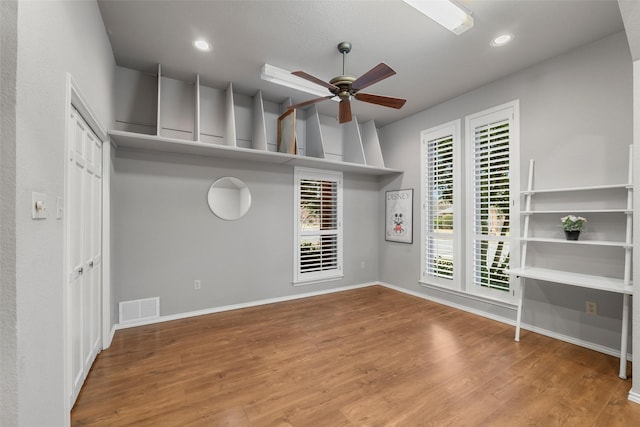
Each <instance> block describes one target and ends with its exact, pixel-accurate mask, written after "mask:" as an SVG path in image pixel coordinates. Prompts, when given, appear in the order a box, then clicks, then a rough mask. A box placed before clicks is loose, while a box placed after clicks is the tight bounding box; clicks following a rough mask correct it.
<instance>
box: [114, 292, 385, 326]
mask: <svg viewBox="0 0 640 427" xmlns="http://www.w3.org/2000/svg"><path fill="white" fill-rule="evenodd" d="M375 285H378V282H369V283H361V284H359V285H352V286H343V287H340V288H333V289H325V290H322V291H314V292H306V293H304V294H296V295H286V296H283V297H276V298H268V299H263V300H257V301H249V302H243V303H239V304H231V305H224V306H220V307H212V308H207V309H204V310H197V311H189V312H186V313H178V314H170V315H168V316H160V317H156V318H154V319H146V320H144V321H140V322H136V323H127V324H117V325H115V326H114V328H115V329H127V328H133V327H136V326H144V325H151V324H154V323H162V322H169V321H171V320H179V319H186V318H189V317H195V316H203V315H206V314H214V313H220V312H223V311H231V310H238V309H241V308H250V307H257V306H260V305H266V304H274V303H278V302H285V301H293V300H297V299H302V298H309V297H315V296H319V295H326V294H333V293H336V292H343V291H350V290H353V289H360V288H367V287H369V286H375Z"/></svg>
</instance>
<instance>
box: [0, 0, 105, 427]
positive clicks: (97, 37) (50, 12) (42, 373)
mask: <svg viewBox="0 0 640 427" xmlns="http://www.w3.org/2000/svg"><path fill="white" fill-rule="evenodd" d="M17 22H18V27H17V28H18V43H17V45H18V57H17V81H16V88H17V92H16V93H17V109H16V147H17V157H16V185H15V194H16V206H15V211H14V215H15V223H16V241H17V244H16V263H15V269H16V279H15V287H16V292H17V296H16V302H15V304H16V310H15V313H16V323H17V332H18V335H17V378H18V396H17V397H18V402H17V414H16V415H14V414H10V417H11V419H9V420H4V419H3V420H2V421H3V424H2V425H3V426H5V425H6V426H11V425H20V426H61V425H65V424H66V423H68V416H69V413H68V410H67V408H66V405H65V400H66V399H65V378H64V363H63V353H64V345H63V333H64V327H63V313H64V304H63V286H64V281H63V268H62V267H63V248H64V239H63V221H62V220H57V219H56V218H55V208H53V209H52V207H54V206H55V200H56V197H57V196H62V195H63V194H64V164H65V150H64V147H65V105H66V99H65V97H66V73H67V72H69V73H71V74H72V75H73V77H74V78H75V80H76V82H77V84H78V86H79V87H80V89H81V91H82V92H83V94H84V96H85V98H86V100H87V102H88V103H89V105H90V106H91V108H92V109H93V110H94V113H95V115H96V117H97V119H98V120H99V122H100V123H101V125H102V126H103V127H104V128H105V129H106V128H111V127H113V124H112V122H113V114H112V105H113V102H112V95H111V88H112V84H113V73H114V70H115V62H114V59H113V55H112V52H111V46H110V45H109V41H108V39H107V35H106V32H105V29H104V26H103V23H102V19H101V16H100V12H99V10H98V7H97V4H96V3H95V2H93V1H86V2H77V1H47V2H33V1H19V2H18V21H17ZM3 31H4V25H3ZM32 191H38V192H43V193H45V194H46V195H47V199H48V202H49V207H50V210H49V218H48V219H46V220H39V221H34V220H32V219H31V192H32ZM3 286H5V284H4V282H3ZM10 302H11V301H9V303H10ZM4 304H5V301H4V300H3V307H2V310H3V311H4V310H5V306H4ZM3 346H4V342H3ZM3 416H4V414H3Z"/></svg>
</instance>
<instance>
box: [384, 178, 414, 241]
mask: <svg viewBox="0 0 640 427" xmlns="http://www.w3.org/2000/svg"><path fill="white" fill-rule="evenodd" d="M385 208H386V209H385V212H386V213H385V221H384V223H385V230H384V238H385V240H387V241H389V242H400V243H413V188H411V189H408V190H394V191H387V192H386V194H385Z"/></svg>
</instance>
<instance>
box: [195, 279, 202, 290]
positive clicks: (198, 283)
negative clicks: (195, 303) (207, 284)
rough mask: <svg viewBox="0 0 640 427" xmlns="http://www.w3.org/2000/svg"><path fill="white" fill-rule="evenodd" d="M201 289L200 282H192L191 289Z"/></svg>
mask: <svg viewBox="0 0 640 427" xmlns="http://www.w3.org/2000/svg"><path fill="white" fill-rule="evenodd" d="M201 287H202V283H201V282H200V280H194V281H193V289H200V288H201Z"/></svg>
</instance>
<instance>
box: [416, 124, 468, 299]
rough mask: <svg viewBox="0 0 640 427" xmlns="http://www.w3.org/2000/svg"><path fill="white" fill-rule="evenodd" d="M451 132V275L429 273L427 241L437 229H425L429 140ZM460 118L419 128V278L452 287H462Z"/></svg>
mask: <svg viewBox="0 0 640 427" xmlns="http://www.w3.org/2000/svg"><path fill="white" fill-rule="evenodd" d="M448 136H450V137H451V138H452V150H453V153H452V159H451V160H452V166H453V171H452V177H453V203H452V208H453V212H452V213H453V233H452V236H451V242H452V247H453V249H452V258H453V260H452V261H453V276H452V278H445V277H438V276H435V275H432V274H429V272H428V269H429V262H428V261H429V260H428V259H427V257H428V255H429V250H428V241H429V239H430V238H432V237H437V235H438V234H439V233H437V232H434V231H431V230H428V228H429V220H430V218H429V212H430V206H429V196H428V194H427V193H428V192H430V191H431V188H429V187H428V185H427V184H428V183H427V179H428V171H427V167H428V165H429V164H430V161H429V162H428V160H427V156H428V154H429V143H430V142H431V141H434V140H438V139H442V138H446V137H448ZM460 145H461V120H460V119H457V120H453V121H451V122H448V123H444V124H441V125H438V126H435V127H432V128H429V129H426V130H423V131H422V132H420V197H421V199H420V202H421V203H420V206H421V211H420V281H421V283H425V284H434V285H438V286H443V287H446V288H452V289H458V290H459V289H461V280H460V278H461V277H463V275H462V273H463V271H464V266H463V265H462V261H463V259H464V258H463V256H462V236H463V235H464V233H463V229H462V225H463V224H462V215H461V212H463V211H462V206H463V203H462V201H463V200H464V197H463V196H462V192H461V191H460V190H461V183H462V176H461V174H462V172H461V170H462V162H461V150H460Z"/></svg>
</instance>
